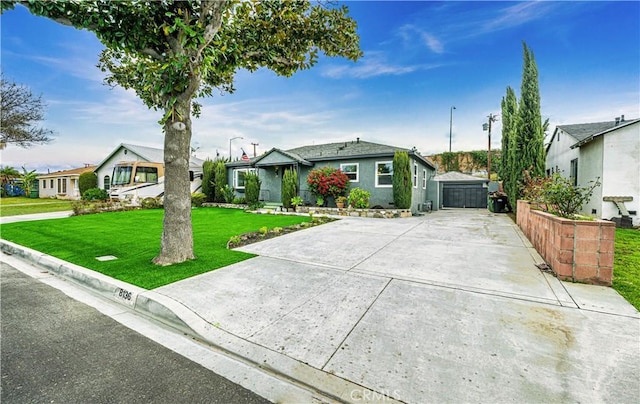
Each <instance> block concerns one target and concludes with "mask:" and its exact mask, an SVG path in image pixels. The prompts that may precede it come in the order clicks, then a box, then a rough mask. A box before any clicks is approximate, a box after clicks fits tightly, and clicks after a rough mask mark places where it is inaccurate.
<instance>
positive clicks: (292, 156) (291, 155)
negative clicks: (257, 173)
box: [252, 147, 313, 166]
mask: <svg viewBox="0 0 640 404" xmlns="http://www.w3.org/2000/svg"><path fill="white" fill-rule="evenodd" d="M273 152H278V153H280V154H282V155H284V156H286V157H288V158H290V159H291V160H294V161H296V162H298V163H300V164H303V165H306V166H312V165H313V163H311V162H309V161H307V160H305V159H304V158H303V157H302V156H300V155H299V154H297V153H292V152H291V151H287V150H282V149H278V148H276V147H274V148H272V149H271V150H269V151H268V152H266V153H264V154H263V155H262V156H260V157H257V158H256V159H255V160H253V161H252V163H254V164H259V163H260V160H262V159H263V158H264V157H266V156H267V155H269V154H270V153H273Z"/></svg>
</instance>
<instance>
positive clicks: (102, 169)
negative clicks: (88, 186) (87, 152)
mask: <svg viewBox="0 0 640 404" xmlns="http://www.w3.org/2000/svg"><path fill="white" fill-rule="evenodd" d="M132 161H144V162H150V163H163V162H164V150H163V149H159V148H155V147H147V146H138V145H134V144H127V143H121V144H120V145H118V146H117V147H116V148H115V149H114V150H113V151H112V152H111V153H110V154H109V155H108V156H107V157H105V159H104V160H102V161H101V162H100V163H99V164H98V165H97V167H96V169H95V172H96V174H97V176H98V188H102V189H104V190H106V191H108V190H109V188H110V186H111V176H112V175H113V168H114V167H115V165H116V164H118V163H121V162H132ZM203 163H204V161H203V160H201V159H198V158H196V157H191V160H190V161H189V166H190V167H193V168H194V171H198V172H201V171H202V164H203Z"/></svg>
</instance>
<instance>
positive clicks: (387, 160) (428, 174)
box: [226, 138, 438, 212]
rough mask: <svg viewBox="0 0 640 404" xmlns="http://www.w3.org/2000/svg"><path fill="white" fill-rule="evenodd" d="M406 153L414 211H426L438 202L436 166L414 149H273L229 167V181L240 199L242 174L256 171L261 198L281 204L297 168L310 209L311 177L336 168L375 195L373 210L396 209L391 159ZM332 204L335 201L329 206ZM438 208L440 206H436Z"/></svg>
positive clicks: (352, 145) (367, 145)
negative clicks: (285, 183) (288, 174)
mask: <svg viewBox="0 0 640 404" xmlns="http://www.w3.org/2000/svg"><path fill="white" fill-rule="evenodd" d="M396 151H405V152H407V153H408V154H409V158H410V160H411V170H412V173H413V196H412V203H411V210H412V211H413V212H417V211H420V210H424V209H425V205H426V202H427V201H429V200H434V199H435V198H437V192H438V190H437V187H436V186H435V185H434V184H433V183H432V182H431V181H430V180H431V179H432V178H433V177H434V176H435V174H436V167H435V165H434V164H433V163H431V162H430V161H429V160H427V159H426V158H425V157H424V156H422V155H420V154H419V153H418V152H417V151H416V150H409V149H403V148H400V147H395V146H388V145H383V144H378V143H372V142H365V141H362V140H360V138H358V139H356V140H354V141H350V142H340V143H328V144H321V145H312V146H303V147H297V148H294V149H289V150H281V149H278V148H273V149H271V150H269V151H268V152H266V153H264V154H263V155H261V156H258V157H255V158H252V159H250V160H248V161H242V160H240V161H234V162H230V163H227V164H226V166H227V181H228V183H229V184H230V185H231V186H232V187H233V188H234V190H235V191H236V194H237V195H238V196H241V197H242V196H244V175H245V174H246V173H247V172H256V173H257V174H258V177H259V178H260V180H261V181H262V186H261V191H260V199H261V200H262V201H264V202H266V203H276V204H280V203H282V201H281V190H282V174H283V173H284V170H285V169H296V170H297V171H298V181H299V187H298V188H299V190H300V192H299V193H300V196H301V197H302V199H303V200H304V202H305V203H306V204H313V203H314V201H315V196H314V195H312V194H311V192H310V191H309V189H308V186H307V176H308V175H309V172H310V171H311V170H313V169H314V168H319V167H326V166H329V167H334V168H339V169H341V170H342V171H343V172H345V173H346V174H347V176H348V177H349V179H350V181H351V188H361V189H364V190H367V191H369V192H371V198H370V200H369V203H370V206H371V207H374V206H380V207H383V208H391V207H393V187H392V179H393V165H392V161H393V155H394V154H395V152H396ZM329 203H330V204H333V203H334V201H329ZM433 205H434V208H435V207H436V206H437V205H435V204H433Z"/></svg>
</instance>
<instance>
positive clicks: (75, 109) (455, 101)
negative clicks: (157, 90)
mask: <svg viewBox="0 0 640 404" xmlns="http://www.w3.org/2000/svg"><path fill="white" fill-rule="evenodd" d="M342 4H346V5H347V6H348V7H349V9H350V11H351V15H352V17H354V18H355V19H356V21H357V22H358V32H359V34H360V38H361V48H362V50H363V51H364V57H363V58H362V59H361V60H359V61H358V62H356V63H353V62H350V61H347V60H343V59H336V58H321V60H320V62H319V63H318V64H317V65H316V66H315V67H314V68H312V69H311V70H307V71H302V72H299V73H297V74H296V75H294V76H293V77H291V78H282V77H278V76H276V75H275V74H274V73H272V72H270V71H268V70H259V71H258V72H255V73H248V72H246V71H240V72H239V73H238V74H237V76H236V88H237V91H236V93H234V94H231V95H229V94H227V95H223V96H221V95H219V94H216V95H215V96H214V97H211V98H208V99H206V100H204V102H203V104H204V108H203V113H202V116H201V117H200V118H199V119H197V120H194V125H193V126H194V133H193V142H192V143H193V145H194V146H195V147H199V149H198V151H197V156H198V157H201V158H206V157H215V154H216V150H217V151H219V152H220V154H221V155H225V156H226V155H228V153H229V139H230V138H232V137H236V136H241V137H243V139H237V140H234V141H233V150H232V154H233V156H234V157H238V156H239V153H241V152H240V148H241V147H242V148H244V150H246V152H247V153H248V154H249V155H252V154H253V146H252V145H251V143H259V146H257V151H258V154H259V153H261V152H264V151H266V150H269V149H271V148H272V147H279V148H285V149H287V148H293V147H297V146H302V145H308V144H320V143H326V142H333V141H349V140H355V138H356V137H359V138H361V139H362V140H368V141H372V142H379V143H385V144H391V145H395V146H399V147H405V148H411V147H414V146H415V147H416V148H417V149H418V150H419V151H420V152H422V153H423V154H425V155H428V154H432V153H439V152H443V151H448V148H449V118H450V111H451V110H450V108H451V106H455V107H456V109H455V110H454V111H453V125H452V132H453V141H452V143H453V147H452V148H453V150H454V151H459V150H477V149H484V148H486V147H487V133H486V132H483V131H482V124H483V123H484V122H486V121H487V115H488V114H489V113H493V114H499V113H500V101H501V99H502V97H503V96H504V94H505V89H506V87H507V86H512V87H513V88H514V89H515V90H516V93H517V94H518V95H519V93H520V81H521V76H522V41H526V42H527V44H528V45H529V46H530V47H531V48H532V50H533V52H534V55H535V58H536V62H537V65H538V71H539V80H540V92H541V102H542V115H543V117H544V118H549V119H550V123H551V129H550V132H552V131H553V128H554V127H555V125H558V124H572V123H585V122H598V121H608V120H613V119H614V118H615V117H616V116H620V115H625V118H626V119H630V118H637V117H640V24H638V21H639V20H640V2H635V1H633V2H609V1H607V2H592V1H588V2H574V1H562V2H548V1H539V2H480V1H476V2H458V1H447V2H428V1H413V2H395V1H394V2H392V1H386V2H385V1H378V2H360V1H346V2H342ZM0 23H1V34H2V37H1V55H0V56H1V59H2V70H3V72H4V75H5V77H6V78H8V79H11V80H13V81H15V82H17V83H21V84H25V85H28V86H29V87H30V88H31V89H32V90H33V92H34V93H36V94H42V96H43V98H44V99H45V100H46V101H47V103H48V108H47V113H46V121H45V122H44V125H45V126H46V127H48V128H50V129H53V130H54V131H55V132H56V135H55V141H54V142H53V143H51V144H48V145H43V146H34V147H32V148H30V149H20V148H17V147H15V146H8V147H7V148H6V149H5V150H3V151H2V152H1V156H0V157H1V159H2V163H1V164H2V165H9V166H13V167H16V168H20V167H22V166H25V167H26V168H27V169H37V170H38V171H39V172H46V170H47V169H50V170H51V171H54V170H58V169H66V168H74V167H81V166H82V165H83V164H84V163H93V164H96V163H99V162H100V161H101V160H102V159H103V158H105V157H106V156H107V154H108V153H110V152H111V151H112V150H113V149H114V148H115V147H116V146H117V145H118V144H120V143H123V142H124V143H134V144H141V145H146V146H154V147H162V144H163V133H162V131H161V128H160V126H159V125H158V124H157V121H158V120H159V119H160V117H161V114H160V113H159V112H154V111H150V110H148V109H147V108H146V107H145V106H144V105H143V104H142V102H140V101H139V100H138V99H137V98H136V96H135V93H133V92H131V91H125V90H123V89H121V88H116V89H110V88H109V87H107V86H105V85H104V84H102V79H103V73H101V72H100V71H99V70H98V69H97V68H96V67H95V65H96V63H97V61H98V55H99V53H100V50H101V49H102V45H101V44H100V43H99V42H98V41H97V40H96V39H95V38H94V36H93V34H91V33H90V32H87V31H79V30H76V29H74V28H71V27H66V26H62V25H60V24H57V23H55V22H52V21H49V20H47V19H45V18H41V17H34V16H32V15H30V14H29V13H28V11H26V9H24V8H23V7H16V9H15V10H11V11H7V12H5V13H4V14H3V15H2V16H1V17H0ZM500 130H501V125H500V122H499V121H498V122H496V123H495V124H494V127H493V131H492V147H494V148H496V147H499V143H500Z"/></svg>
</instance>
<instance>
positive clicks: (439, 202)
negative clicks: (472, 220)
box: [433, 171, 489, 209]
mask: <svg viewBox="0 0 640 404" xmlns="http://www.w3.org/2000/svg"><path fill="white" fill-rule="evenodd" d="M433 181H434V182H436V183H437V184H438V188H437V189H438V193H437V198H436V199H435V201H434V202H435V206H438V207H440V208H485V209H486V208H487V195H488V190H489V186H488V184H489V179H488V178H482V177H475V176H473V175H468V174H463V173H460V172H457V171H449V172H447V173H444V174H438V175H436V176H435V177H434V178H433Z"/></svg>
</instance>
